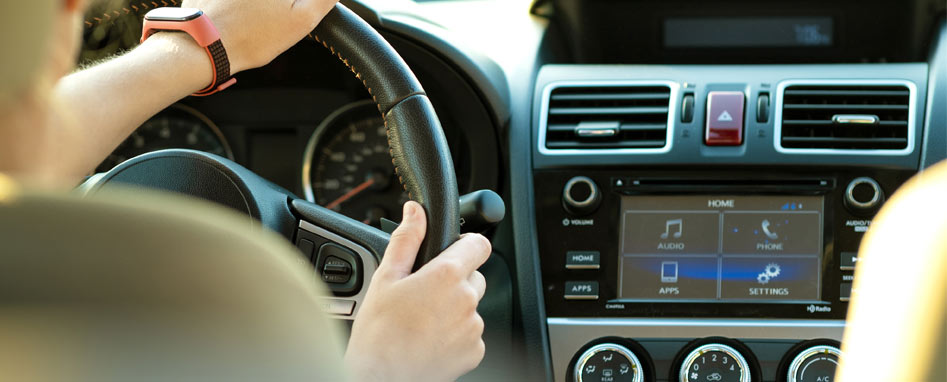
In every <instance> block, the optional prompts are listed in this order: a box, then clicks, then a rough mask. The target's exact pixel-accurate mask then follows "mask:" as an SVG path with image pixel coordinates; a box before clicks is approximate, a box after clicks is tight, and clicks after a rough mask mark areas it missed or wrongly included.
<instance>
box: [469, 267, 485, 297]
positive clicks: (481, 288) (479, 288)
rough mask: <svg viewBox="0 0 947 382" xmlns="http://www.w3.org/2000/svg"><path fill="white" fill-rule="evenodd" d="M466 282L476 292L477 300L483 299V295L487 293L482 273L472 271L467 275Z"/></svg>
mask: <svg viewBox="0 0 947 382" xmlns="http://www.w3.org/2000/svg"><path fill="white" fill-rule="evenodd" d="M467 282H469V283H470V286H471V287H473V289H474V291H476V292H477V301H480V300H481V299H483V295H484V294H486V293H487V279H486V278H485V277H483V273H480V272H478V271H473V273H471V274H470V276H469V277H467Z"/></svg>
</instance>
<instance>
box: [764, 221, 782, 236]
mask: <svg viewBox="0 0 947 382" xmlns="http://www.w3.org/2000/svg"><path fill="white" fill-rule="evenodd" d="M760 227H761V228H763V234H765V235H766V237H768V238H770V239H773V240H776V239H779V235H778V234H776V232H773V231H770V230H769V220H767V219H763V224H760Z"/></svg>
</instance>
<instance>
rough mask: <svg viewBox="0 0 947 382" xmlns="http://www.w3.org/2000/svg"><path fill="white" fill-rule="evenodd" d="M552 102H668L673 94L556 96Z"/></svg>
mask: <svg viewBox="0 0 947 382" xmlns="http://www.w3.org/2000/svg"><path fill="white" fill-rule="evenodd" d="M550 98H551V99H552V101H554V102H555V101H633V100H667V99H669V98H671V94H637V93H626V94H603V93H599V94H556V95H553V96H552V97H550Z"/></svg>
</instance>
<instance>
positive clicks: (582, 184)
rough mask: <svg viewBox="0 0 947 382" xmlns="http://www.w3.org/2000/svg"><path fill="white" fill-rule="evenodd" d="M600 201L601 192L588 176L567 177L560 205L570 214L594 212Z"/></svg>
mask: <svg viewBox="0 0 947 382" xmlns="http://www.w3.org/2000/svg"><path fill="white" fill-rule="evenodd" d="M601 201H602V192H601V191H599V189H598V185H597V184H595V181H594V180H592V179H591V178H589V177H585V176H577V177H574V178H572V179H569V181H568V182H566V186H565V187H563V189H562V205H563V207H565V209H566V211H568V212H569V213H571V214H575V215H588V214H590V213H592V212H595V209H596V208H598V205H599V203H601Z"/></svg>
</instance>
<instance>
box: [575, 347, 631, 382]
mask: <svg viewBox="0 0 947 382" xmlns="http://www.w3.org/2000/svg"><path fill="white" fill-rule="evenodd" d="M603 351H613V352H616V353H618V354H621V355H622V356H624V357H625V358H627V359H628V361H629V362H631V369H632V370H634V373H635V374H634V376H633V377H632V379H631V380H632V381H633V382H641V381H642V380H644V376H643V374H644V373H643V368H642V366H641V361H640V360H639V359H638V356H636V355H635V352H633V351H631V350H629V349H628V348H626V347H624V346H621V345H618V344H613V343H603V344H598V345H595V346H592V347H591V348H589V350H586V351H585V353H582V355H581V356H579V361H578V362H576V364H575V374H574V375H575V381H576V382H583V380H582V370H583V369H585V364H586V363H587V362H588V361H589V359H591V358H592V357H594V356H595V354H597V353H600V352H603Z"/></svg>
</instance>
